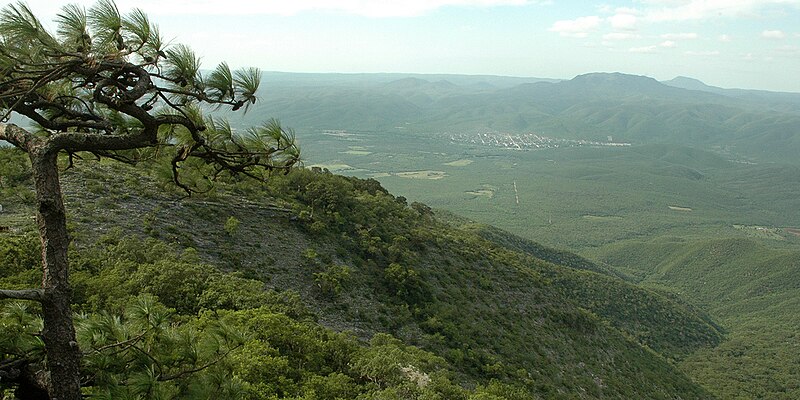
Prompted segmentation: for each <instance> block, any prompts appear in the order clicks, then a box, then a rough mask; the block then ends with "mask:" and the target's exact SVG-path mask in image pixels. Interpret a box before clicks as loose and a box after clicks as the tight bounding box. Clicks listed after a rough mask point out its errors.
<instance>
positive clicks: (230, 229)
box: [225, 216, 240, 236]
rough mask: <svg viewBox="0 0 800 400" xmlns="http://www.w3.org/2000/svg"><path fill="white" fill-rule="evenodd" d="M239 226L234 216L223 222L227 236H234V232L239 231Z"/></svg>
mask: <svg viewBox="0 0 800 400" xmlns="http://www.w3.org/2000/svg"><path fill="white" fill-rule="evenodd" d="M239 224H240V221H239V220H238V219H236V217H234V216H230V217H228V219H227V220H226V221H225V233H227V234H228V236H233V235H235V234H236V232H238V231H239Z"/></svg>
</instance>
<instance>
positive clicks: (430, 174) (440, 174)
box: [393, 171, 447, 180]
mask: <svg viewBox="0 0 800 400" xmlns="http://www.w3.org/2000/svg"><path fill="white" fill-rule="evenodd" d="M393 175H394V176H398V177H400V178H408V179H430V180H439V179H443V178H445V177H447V173H446V172H444V171H406V172H395V173H394V174H393Z"/></svg>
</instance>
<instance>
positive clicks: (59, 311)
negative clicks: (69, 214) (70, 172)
mask: <svg viewBox="0 0 800 400" xmlns="http://www.w3.org/2000/svg"><path fill="white" fill-rule="evenodd" d="M28 154H29V155H30V159H31V164H32V167H33V179H34V185H35V186H36V204H37V210H36V221H37V224H38V225H39V236H40V238H41V240H42V270H43V274H42V289H44V298H43V300H42V313H43V317H44V329H43V331H42V339H43V340H44V344H45V349H46V352H47V370H48V372H49V374H50V379H49V384H48V393H49V395H50V399H51V400H79V399H80V398H81V390H80V360H81V353H80V349H78V342H77V341H76V339H75V327H74V325H73V323H72V309H71V307H70V300H71V290H70V286H69V271H68V262H67V247H68V246H69V236H68V234H67V219H66V213H65V208H64V201H63V199H62V196H61V185H60V183H59V180H58V152H57V151H53V150H51V149H47V146H41V147H39V146H36V147H34V148H32V149H29V152H28Z"/></svg>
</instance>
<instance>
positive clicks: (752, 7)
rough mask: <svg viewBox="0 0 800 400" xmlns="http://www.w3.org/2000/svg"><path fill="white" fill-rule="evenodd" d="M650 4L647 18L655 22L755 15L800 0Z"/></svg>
mask: <svg viewBox="0 0 800 400" xmlns="http://www.w3.org/2000/svg"><path fill="white" fill-rule="evenodd" d="M645 3H646V4H650V5H651V6H652V7H651V8H649V9H648V10H647V11H646V13H645V18H646V19H647V20H650V21H654V22H672V21H696V20H705V19H716V18H722V17H730V18H740V17H753V16H757V15H759V13H760V12H761V11H762V10H763V9H765V8H767V7H771V6H777V5H782V6H788V7H796V8H797V7H800V0H678V1H675V0H661V1H658V0H656V1H645Z"/></svg>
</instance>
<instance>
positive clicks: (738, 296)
mask: <svg viewBox="0 0 800 400" xmlns="http://www.w3.org/2000/svg"><path fill="white" fill-rule="evenodd" d="M752 229H754V230H755V229H756V228H752ZM763 229H766V228H763ZM763 234H764V235H765V234H766V233H763ZM596 255H597V258H598V259H601V260H603V261H605V262H608V263H613V264H614V265H617V266H619V267H620V268H621V270H623V271H625V272H626V273H628V274H630V275H631V276H635V277H637V279H638V280H640V281H641V283H642V284H643V285H645V286H649V287H659V288H669V290H671V291H673V292H676V293H679V294H680V296H681V297H683V298H686V299H688V300H690V301H692V302H693V303H694V304H698V305H700V306H701V307H702V308H704V309H706V310H708V311H709V313H710V314H711V315H712V316H713V317H714V318H715V319H716V320H717V321H719V323H720V324H721V325H722V326H724V327H725V328H726V329H727V330H728V331H729V335H728V339H727V340H726V341H724V342H722V343H721V344H720V346H718V347H715V348H713V349H704V350H701V351H699V352H697V353H695V354H693V355H692V356H690V357H688V358H687V359H686V360H684V362H683V364H682V366H683V368H684V370H685V371H687V372H688V373H689V374H690V375H691V376H692V377H693V378H694V379H696V380H697V381H699V382H701V383H703V384H704V385H705V386H706V387H708V388H710V389H711V390H712V391H713V392H714V393H715V394H717V395H719V396H720V397H721V398H735V397H737V396H741V397H746V398H771V399H794V398H797V397H798V396H800V387H798V385H797V381H798V378H800V376H798V369H797V365H798V363H800V352H798V349H800V337H798V335H797V333H796V332H797V331H798V329H800V323H798V315H800V250H798V249H797V247H796V246H790V245H788V244H785V245H781V242H775V240H774V239H772V243H770V241H769V240H767V239H756V238H729V239H725V238H723V239H706V240H701V239H697V240H685V239H678V238H668V237H664V238H657V239H653V240H649V241H627V242H621V243H617V244H614V245H610V246H606V247H605V248H604V249H602V250H599V251H597V252H596Z"/></svg>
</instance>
